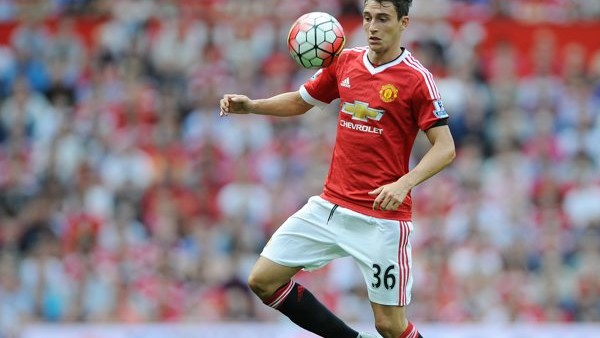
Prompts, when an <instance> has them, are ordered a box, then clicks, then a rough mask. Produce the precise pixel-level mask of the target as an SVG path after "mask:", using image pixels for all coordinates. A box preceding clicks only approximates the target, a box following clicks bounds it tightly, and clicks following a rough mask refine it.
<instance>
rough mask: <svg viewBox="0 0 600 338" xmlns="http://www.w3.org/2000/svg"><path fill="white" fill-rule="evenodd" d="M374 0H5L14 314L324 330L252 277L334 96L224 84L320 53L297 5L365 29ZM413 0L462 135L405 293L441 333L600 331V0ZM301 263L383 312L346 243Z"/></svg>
mask: <svg viewBox="0 0 600 338" xmlns="http://www.w3.org/2000/svg"><path fill="white" fill-rule="evenodd" d="M362 2H363V1H362V0H319V1H315V0H287V1H286V0H256V1H252V0H238V1H235V0H198V1H194V0H180V1H177V0H137V1H136V0H121V1H119V0H112V1H111V0H96V1H94V0H53V1H51V0H48V1H40V0H27V1H25V0H0V337H1V338H16V337H22V338H37V337H44V338H54V337H57V338H67V337H73V338H76V337H77V338H80V337H102V338H104V337H109V338H112V337H132V336H134V335H133V334H131V331H128V330H142V331H136V332H137V333H136V335H135V336H136V337H175V336H177V337H211V338H214V337H221V336H222V337H242V336H244V337H266V336H269V337H273V338H276V337H281V338H288V337H313V336H311V335H308V334H304V333H301V331H298V330H295V328H294V327H293V326H292V325H291V324H289V322H288V321H287V319H286V318H285V317H283V316H282V315H280V314H279V312H277V311H274V310H272V309H270V308H268V307H266V306H264V305H263V304H262V303H260V301H259V300H258V298H257V297H255V296H254V295H252V294H251V293H250V292H249V290H248V288H247V287H246V285H245V281H246V278H247V275H248V272H249V269H250V268H251V266H252V264H253V262H254V261H255V259H256V258H257V256H258V254H259V253H260V251H261V249H262V247H263V245H264V244H265V242H266V241H267V240H268V238H269V236H270V234H271V233H272V232H273V231H274V230H275V229H276V228H277V227H278V226H279V225H280V224H281V222H282V221H283V220H285V219H286V218H287V217H288V216H289V215H290V214H291V213H293V212H294V211H295V210H297V209H298V208H299V207H300V206H302V205H303V204H304V203H305V201H306V199H307V198H308V197H309V196H311V195H314V194H318V193H319V192H320V191H321V189H322V182H323V179H324V177H325V174H326V172H327V167H328V164H329V161H330V156H331V148H332V144H333V141H334V137H335V127H336V113H335V111H319V110H311V111H309V112H308V113H307V114H305V115H303V116H301V117H297V118H289V119H271V118H266V117H261V116H230V117H227V118H219V117H218V115H219V114H218V110H219V108H218V102H219V99H220V97H221V96H222V95H223V94H225V93H242V94H246V95H249V96H250V97H253V98H261V97H267V96H270V95H273V94H277V93H279V92H282V91H288V90H296V89H297V88H298V86H299V85H301V84H302V83H303V82H304V81H305V80H306V79H307V78H308V77H310V76H311V75H312V71H307V70H302V69H300V67H299V66H297V65H296V64H294V63H293V61H292V59H291V58H290V56H289V54H288V51H287V47H286V44H285V39H286V37H287V33H288V29H289V27H290V25H291V23H292V22H293V21H294V20H295V19H296V18H297V17H299V16H300V15H301V14H303V13H306V12H310V11H326V12H329V13H331V14H333V15H335V16H336V17H337V18H338V19H339V20H340V22H341V23H342V25H343V26H344V29H345V31H346V34H347V37H348V42H347V46H359V45H364V44H365V39H364V37H363V35H362V34H363V33H362V30H361V14H360V13H361V8H362ZM413 2H414V5H413V7H412V9H411V15H410V16H411V23H410V26H409V29H408V30H407V31H406V33H405V35H404V45H405V46H406V47H407V48H408V49H409V50H410V51H411V52H412V53H413V54H414V55H416V57H417V58H418V59H420V60H421V62H422V63H423V64H424V65H425V66H426V67H427V68H428V69H429V70H431V72H432V73H433V74H434V76H435V79H436V81H437V85H438V87H439V89H440V92H441V93H442V97H443V100H444V105H445V106H446V109H447V110H448V112H449V114H450V115H451V118H450V127H451V129H452V131H453V134H454V137H455V141H456V144H457V152H458V155H457V159H456V160H455V162H454V163H453V165H452V166H451V167H449V168H448V169H446V170H444V171H443V172H442V173H440V174H438V175H437V176H435V177H434V178H432V179H431V180H430V181H428V182H427V183H425V184H424V185H422V186H419V187H417V188H416V189H415V190H414V191H413V198H414V206H415V217H414V223H415V235H414V239H413V242H412V245H413V258H414V262H413V264H414V279H415V283H414V288H413V303H412V304H411V305H410V306H409V309H408V313H409V317H410V318H411V320H412V321H414V322H415V323H417V325H418V326H419V328H421V331H422V332H423V334H424V336H425V337H434V336H435V337H460V338H464V337H511V338H512V337H550V336H551V337H582V336H585V337H593V336H594V335H595V334H597V335H596V337H600V327H599V326H597V325H598V323H599V322H600V167H599V166H600V119H599V115H600V37H599V36H600V33H599V32H600V1H598V0H470V1H469V0H462V1H460V0H454V1H452V0H415V1H413ZM427 149H428V143H427V142H426V140H425V138H423V137H422V136H421V137H419V139H418V141H417V143H416V145H415V148H414V151H413V162H414V161H416V160H418V159H419V157H420V156H421V155H422V154H423V153H424V152H425V151H426V150H427ZM366 170H368V168H366ZM298 280H300V281H301V283H302V284H304V285H305V286H306V287H308V288H309V289H310V290H311V291H312V292H313V293H315V294H316V295H317V296H318V297H320V299H321V300H322V301H323V302H324V303H325V304H326V305H327V306H328V307H330V308H331V309H332V310H334V311H335V312H336V313H337V314H339V316H340V317H342V318H343V319H345V320H347V321H348V322H351V323H355V324H356V325H358V326H362V327H365V328H367V329H370V330H371V331H374V329H373V328H371V322H372V314H371V311H370V307H369V305H368V300H367V298H366V290H365V287H364V281H363V280H362V277H361V275H360V273H359V272H358V270H357V268H356V267H355V266H354V265H353V263H352V261H349V260H340V261H337V262H335V263H332V264H330V265H329V266H327V267H326V268H324V269H322V270H320V271H318V272H313V273H301V274H300V275H299V276H298ZM47 324H49V325H47ZM56 324H59V325H56ZM82 324H84V325H82ZM124 324H136V325H133V326H131V325H126V326H125V325H124ZM498 324H500V326H498ZM537 324H543V325H546V326H543V327H539V329H531V331H527V332H529V333H523V332H520V333H518V332H516V331H515V333H514V335H508V333H506V332H511V331H510V329H511V328H515V327H517V328H521V329H523V327H529V328H531V327H532V325H537ZM547 325H550V326H547ZM594 325H596V326H594ZM535 327H537V326H535ZM440 328H443V329H440ZM499 328H502V329H499ZM177 330H180V331H177ZM436 330H437V331H436ZM453 330H454V331H453ZM506 330H508V331H506ZM544 330H546V331H544ZM561 330H563V331H561ZM577 330H579V331H577ZM586 330H587V331H586ZM128 332H129V333H128ZM177 332H178V333H177ZM436 332H437V333H436ZM557 332H563V334H561V335H560V336H556V335H551V334H557ZM427 333H429V335H427ZM583 333H585V334H583ZM503 334H507V335H503Z"/></svg>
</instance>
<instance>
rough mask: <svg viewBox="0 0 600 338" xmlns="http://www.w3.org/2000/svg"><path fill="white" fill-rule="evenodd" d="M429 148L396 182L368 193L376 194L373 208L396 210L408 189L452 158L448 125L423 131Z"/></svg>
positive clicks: (434, 172)
mask: <svg viewBox="0 0 600 338" xmlns="http://www.w3.org/2000/svg"><path fill="white" fill-rule="evenodd" d="M425 134H426V135H427V138H428V139H429V142H431V148H430V149H429V150H428V151H427V152H426V153H425V155H424V156H423V158H422V159H421V160H420V161H419V163H417V165H416V166H415V167H414V168H413V169H412V170H410V171H409V172H408V173H407V174H406V175H404V176H402V177H400V178H399V179H398V180H397V181H396V182H393V183H390V184H386V185H383V186H381V187H379V188H377V189H375V190H373V191H371V192H370V193H369V194H370V195H376V196H377V197H376V198H375V201H374V202H373V209H381V210H396V209H398V207H399V206H400V205H401V204H402V202H403V201H404V199H405V198H406V195H408V193H409V192H410V190H411V189H412V188H413V187H415V186H417V185H418V184H420V183H422V182H424V181H426V180H427V179H428V178H430V177H432V176H433V175H435V174H437V173H438V172H440V171H441V170H442V169H444V168H445V167H446V166H448V165H449V164H450V163H452V161H453V160H454V157H455V156H456V150H455V147H454V139H453V138H452V134H451V133H450V128H448V125H440V126H435V127H433V128H429V129H427V130H426V131H425Z"/></svg>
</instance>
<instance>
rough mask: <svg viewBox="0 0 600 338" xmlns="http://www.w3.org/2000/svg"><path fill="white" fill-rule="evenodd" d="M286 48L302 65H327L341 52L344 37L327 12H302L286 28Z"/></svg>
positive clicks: (307, 66)
mask: <svg viewBox="0 0 600 338" xmlns="http://www.w3.org/2000/svg"><path fill="white" fill-rule="evenodd" d="M287 42H288V49H289V51H290V54H291V55H292V58H294V60H296V62H297V63H298V64H299V65H300V66H302V67H304V68H323V67H327V66H329V65H330V64H331V63H332V62H333V60H334V59H335V58H336V57H337V56H338V55H339V54H340V53H341V52H342V49H344V44H345V43H346V36H345V35H344V30H343V29H342V26H341V25H340V23H339V22H338V21H337V20H336V18H335V17H333V16H332V15H330V14H327V13H323V12H311V13H306V14H304V15H302V16H301V17H299V18H298V19H297V20H296V22H294V24H293V25H292V27H291V28H290V33H289V34H288V41H287Z"/></svg>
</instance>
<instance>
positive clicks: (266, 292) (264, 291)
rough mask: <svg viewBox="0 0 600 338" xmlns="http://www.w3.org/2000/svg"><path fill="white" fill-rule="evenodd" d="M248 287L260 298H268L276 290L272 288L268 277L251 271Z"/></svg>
mask: <svg viewBox="0 0 600 338" xmlns="http://www.w3.org/2000/svg"><path fill="white" fill-rule="evenodd" d="M248 287H249V288H250V290H252V292H254V294H256V295H257V296H258V298H260V299H267V298H269V297H270V296H271V294H272V293H273V292H274V291H271V290H270V289H271V288H270V287H269V282H268V279H267V278H265V276H263V275H259V274H256V273H251V274H250V276H248Z"/></svg>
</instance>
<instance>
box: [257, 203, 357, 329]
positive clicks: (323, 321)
mask: <svg viewBox="0 0 600 338" xmlns="http://www.w3.org/2000/svg"><path fill="white" fill-rule="evenodd" d="M330 212H331V207H330V206H328V205H327V204H324V203H323V201H320V200H319V201H315V200H313V199H311V200H309V203H308V204H307V205H305V206H304V207H303V208H302V209H301V210H299V211H298V212H297V213H296V214H295V215H293V216H292V217H290V218H289V219H288V220H287V221H286V222H285V223H284V224H283V225H282V226H281V227H280V228H279V229H278V230H277V231H276V232H275V234H273V236H272V237H271V240H270V241H269V243H267V245H266V246H265V249H264V250H263V252H262V254H261V257H260V258H259V259H258V261H257V262H256V264H255V266H254V268H253V269H252V272H251V273H250V276H249V278H248V284H249V286H250V288H251V289H252V291H253V292H254V293H255V294H256V295H257V296H258V297H259V298H260V299H261V300H262V301H263V303H265V304H266V305H268V306H270V307H272V308H274V309H276V310H278V311H280V312H281V313H283V314H284V315H286V316H287V317H288V318H290V320H292V322H294V323H296V324H297V325H298V326H300V327H302V328H304V329H306V330H308V331H311V332H313V333H315V334H317V335H319V336H321V337H326V338H357V336H358V332H356V331H355V330H353V329H352V328H350V327H349V326H348V325H346V324H345V323H344V322H343V321H342V320H341V319H339V318H338V317H337V316H335V315H334V314H333V313H332V312H331V311H329V310H328V309H327V308H326V307H325V306H324V305H323V304H321V303H320V302H319V301H318V300H317V299H316V298H315V297H314V296H313V295H312V293H311V292H310V291H308V290H307V289H305V288H304V287H303V286H302V285H300V284H299V283H297V282H295V281H293V280H292V277H293V276H294V275H295V274H296V273H297V272H298V271H299V270H300V269H301V268H303V267H304V268H306V269H308V270H314V269H317V268H319V267H322V266H323V265H325V264H327V263H328V262H329V261H331V260H332V259H335V258H338V257H342V256H343V255H345V253H344V252H343V251H341V250H339V248H337V246H336V244H335V237H336V235H335V234H334V233H332V232H331V231H330V229H328V228H327V226H326V223H327V218H328V214H329V213H330Z"/></svg>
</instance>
